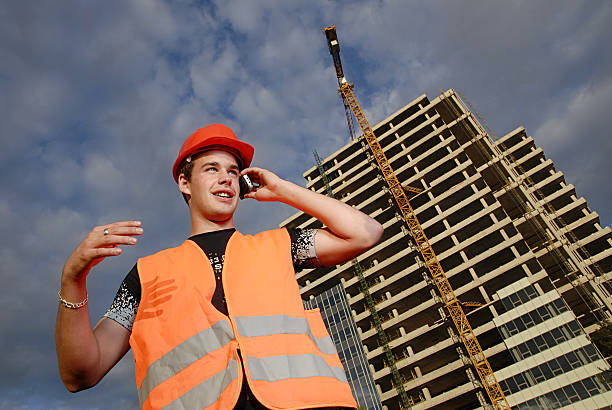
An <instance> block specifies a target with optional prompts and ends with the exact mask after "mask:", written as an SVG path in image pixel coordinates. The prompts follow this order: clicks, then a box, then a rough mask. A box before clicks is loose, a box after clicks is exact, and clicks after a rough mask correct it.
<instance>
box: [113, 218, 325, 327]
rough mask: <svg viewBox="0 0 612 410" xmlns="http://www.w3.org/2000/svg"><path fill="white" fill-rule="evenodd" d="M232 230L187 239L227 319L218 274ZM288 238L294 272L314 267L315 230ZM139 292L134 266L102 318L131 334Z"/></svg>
mask: <svg viewBox="0 0 612 410" xmlns="http://www.w3.org/2000/svg"><path fill="white" fill-rule="evenodd" d="M234 231H235V229H234V228H231V229H224V230H221V231H214V232H207V233H203V234H199V235H194V236H192V237H190V238H189V239H190V240H192V241H194V242H195V243H196V244H198V246H199V247H200V248H202V250H203V251H204V253H205V254H206V256H208V259H209V261H210V265H211V266H212V268H213V272H214V274H215V281H216V288H215V292H214V294H213V297H212V300H211V303H212V304H213V306H214V307H215V308H217V310H219V311H220V312H221V313H223V314H226V315H227V305H226V303H225V293H224V291H223V284H222V281H221V278H222V277H221V272H222V270H223V262H224V260H225V248H226V246H227V242H228V241H229V239H230V237H231V236H232V234H233V233H234ZM287 231H288V232H289V236H290V238H291V255H292V258H293V267H294V269H295V271H296V272H298V271H299V270H301V269H304V268H314V267H316V266H318V259H317V255H316V252H315V246H314V237H315V235H316V233H317V230H316V229H287ZM140 296H141V288H140V278H139V276H138V267H137V265H134V267H133V268H132V270H130V272H129V273H128V274H127V275H126V277H125V279H123V282H122V283H121V286H119V290H117V294H116V295H115V299H114V300H113V303H112V304H111V306H110V308H109V309H108V310H107V311H106V313H105V314H104V316H105V317H107V318H109V319H112V320H114V321H115V322H117V323H119V324H120V325H121V326H123V327H125V328H126V329H127V330H129V331H131V330H132V324H133V323H134V319H135V317H136V312H137V311H138V305H139V304H140Z"/></svg>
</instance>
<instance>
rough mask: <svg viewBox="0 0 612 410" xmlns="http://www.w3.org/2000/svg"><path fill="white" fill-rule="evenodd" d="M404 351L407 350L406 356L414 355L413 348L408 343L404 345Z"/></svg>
mask: <svg viewBox="0 0 612 410" xmlns="http://www.w3.org/2000/svg"><path fill="white" fill-rule="evenodd" d="M364 346H365V345H364ZM406 351H407V352H408V356H410V357H412V356H414V350H412V346H410V345H408V346H406Z"/></svg>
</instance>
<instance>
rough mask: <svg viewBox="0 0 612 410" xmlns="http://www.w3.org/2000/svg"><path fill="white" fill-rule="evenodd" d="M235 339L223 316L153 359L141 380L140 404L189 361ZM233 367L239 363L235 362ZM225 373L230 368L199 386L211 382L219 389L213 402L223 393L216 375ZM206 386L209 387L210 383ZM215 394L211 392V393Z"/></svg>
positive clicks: (192, 361) (213, 390)
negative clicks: (222, 318) (218, 386)
mask: <svg viewBox="0 0 612 410" xmlns="http://www.w3.org/2000/svg"><path fill="white" fill-rule="evenodd" d="M233 339H234V333H233V332H232V328H231V326H230V324H229V323H228V322H227V321H226V320H220V321H218V322H217V323H215V324H214V325H212V326H211V327H209V328H208V329H205V330H203V331H201V332H200V333H198V334H196V335H194V336H192V337H190V338H189V339H187V340H185V341H184V342H183V343H181V344H179V345H178V346H176V347H175V348H174V349H172V350H170V351H169V352H168V353H166V354H165V355H163V356H162V357H160V358H159V359H157V360H156V361H154V362H153V363H151V365H150V366H149V367H148V368H147V375H146V376H145V378H144V379H143V380H142V383H141V385H140V388H139V389H138V400H139V401H140V406H141V407H142V405H143V404H144V402H145V401H146V400H147V398H148V397H149V394H150V393H151V390H153V389H154V388H155V387H156V386H158V385H159V384H161V383H162V382H164V381H165V380H167V379H169V378H171V377H172V376H174V375H175V374H177V373H178V372H180V371H181V370H183V369H185V368H186V367H187V366H189V365H190V364H192V363H194V362H196V361H198V360H200V359H201V358H202V357H204V356H206V355H207V354H208V353H210V352H212V351H214V350H217V349H219V348H221V347H223V346H225V345H226V344H228V343H229V342H230V341H232V340H233ZM234 362H235V360H234ZM234 367H236V364H235V363H234ZM226 373H227V369H226V370H224V371H222V372H220V373H218V374H216V375H214V376H212V377H210V378H209V379H207V380H205V381H204V382H202V384H200V385H199V386H198V387H196V388H200V386H202V385H205V384H207V383H209V382H210V383H211V386H210V388H211V390H210V391H211V392H216V393H213V394H212V395H215V394H216V396H215V397H214V399H213V401H212V402H211V403H214V402H215V401H216V400H217V399H218V397H219V394H220V393H221V390H215V389H214V386H217V385H218V383H217V382H216V378H218V377H221V376H224V375H225V374H226ZM219 375H221V376H219ZM221 378H223V377H221ZM234 378H236V375H234ZM213 379H215V380H213ZM230 381H231V380H230ZM228 384H229V382H228ZM206 388H207V389H208V388H209V387H208V385H207V387H206ZM212 395H210V394H209V395H208V396H212Z"/></svg>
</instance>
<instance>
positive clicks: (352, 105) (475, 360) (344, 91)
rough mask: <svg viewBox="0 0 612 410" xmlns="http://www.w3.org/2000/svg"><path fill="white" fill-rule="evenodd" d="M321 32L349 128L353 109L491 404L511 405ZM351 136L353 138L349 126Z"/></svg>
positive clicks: (333, 41) (335, 50) (333, 47)
mask: <svg viewBox="0 0 612 410" xmlns="http://www.w3.org/2000/svg"><path fill="white" fill-rule="evenodd" d="M323 32H324V33H325V37H326V38H327V45H328V47H329V52H330V53H331V55H332V57H333V60H334V67H335V69H336V76H337V77H338V85H339V86H340V90H339V91H340V94H341V95H342V98H343V101H344V106H345V111H346V114H347V120H348V122H349V127H350V128H352V127H351V124H352V117H350V112H352V113H353V115H354V116H355V119H356V120H357V123H358V124H359V127H360V128H361V131H362V132H363V136H364V138H365V139H366V141H367V143H368V145H369V146H370V149H371V150H372V155H373V156H374V158H375V159H376V162H377V163H378V167H379V168H380V170H381V172H382V174H383V176H384V178H385V180H386V181H387V184H388V185H389V191H390V192H391V194H392V195H393V197H394V199H395V202H396V203H397V206H398V207H399V209H400V211H401V212H402V215H403V217H404V220H405V221H406V224H407V225H408V227H409V228H410V232H411V233H412V236H413V238H414V240H415V242H416V244H417V247H418V249H419V250H420V252H421V255H422V256H423V259H424V260H425V264H426V265H427V268H428V269H429V272H430V274H431V277H432V278H433V281H434V283H435V284H436V286H437V288H438V291H439V292H440V296H441V297H442V301H443V302H444V304H445V306H446V308H447V309H448V311H449V314H450V317H451V318H452V320H453V322H454V323H455V327H456V328H457V331H458V333H459V335H460V337H461V340H462V341H463V343H464V345H465V348H466V349H467V351H468V353H469V356H470V359H471V361H472V364H473V365H474V368H475V369H476V372H477V373H478V376H479V377H480V380H481V381H482V385H483V386H484V388H485V390H486V392H487V395H488V396H489V398H490V400H491V403H492V404H493V407H494V408H495V409H509V408H510V405H509V404H508V401H507V400H506V397H505V396H504V393H503V392H502V389H501V387H500V386H499V383H498V382H497V379H496V378H495V374H494V373H493V370H492V369H491V365H490V364H489V361H488V360H487V358H486V357H485V355H484V353H483V351H482V348H481V347H480V343H478V339H477V338H476V334H474V331H473V330H472V326H470V323H469V321H468V318H467V316H466V314H465V312H464V311H463V308H462V307H461V302H460V301H459V299H457V296H455V292H454V291H453V288H452V287H451V285H450V283H449V281H448V279H447V277H446V274H445V273H444V271H443V270H442V266H440V262H439V261H438V258H437V257H436V254H435V252H434V250H433V249H432V247H431V245H430V244H429V240H428V239H427V236H425V232H424V231H423V228H422V227H421V224H420V223H419V220H418V219H417V216H416V214H415V212H414V210H413V209H412V207H411V206H410V203H409V201H408V197H407V196H406V192H405V190H408V191H409V190H410V189H409V188H408V187H405V186H402V184H400V182H399V181H398V179H397V177H396V176H395V172H394V171H393V168H392V167H391V164H390V163H389V160H388V159H387V156H386V155H385V153H384V151H383V149H382V148H381V146H380V144H379V142H378V139H377V138H376V135H374V132H373V131H372V127H370V124H369V122H368V120H367V118H366V117H365V115H364V113H363V110H362V109H361V107H360V105H359V103H358V102H357V98H356V97H355V93H354V92H353V84H351V83H349V82H348V81H347V80H346V77H345V76H344V70H343V69H342V62H341V60H340V44H339V43H338V36H337V34H336V27H335V26H329V27H326V28H324V29H323ZM349 109H350V112H349ZM351 137H352V138H354V135H353V134H352V129H351ZM402 390H403V389H402Z"/></svg>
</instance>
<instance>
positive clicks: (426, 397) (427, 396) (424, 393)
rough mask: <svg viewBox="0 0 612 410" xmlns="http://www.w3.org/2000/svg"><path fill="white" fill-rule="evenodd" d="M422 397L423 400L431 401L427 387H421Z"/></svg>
mask: <svg viewBox="0 0 612 410" xmlns="http://www.w3.org/2000/svg"><path fill="white" fill-rule="evenodd" d="M423 396H425V400H430V399H431V393H430V392H429V389H428V388H427V387H423Z"/></svg>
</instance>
